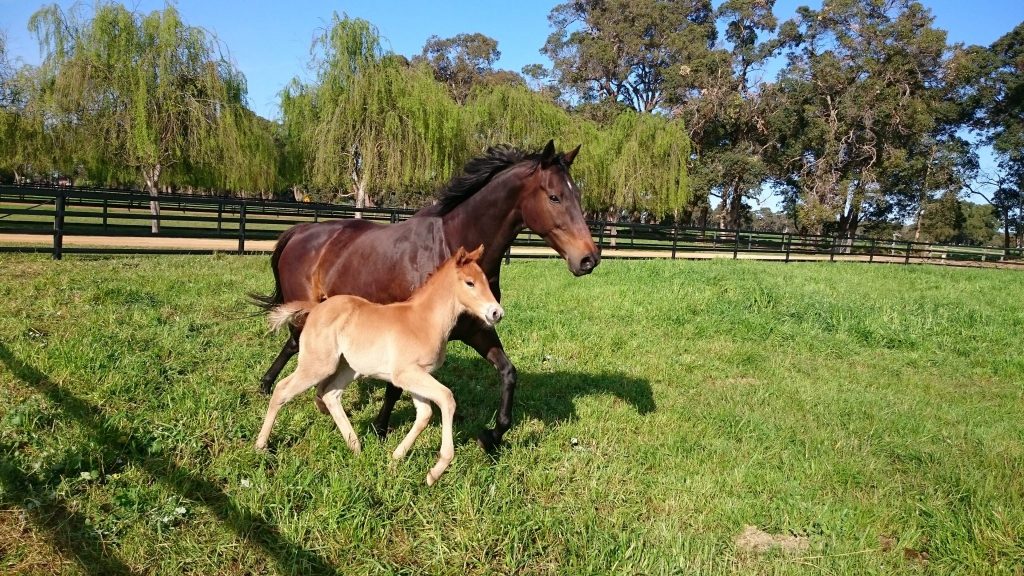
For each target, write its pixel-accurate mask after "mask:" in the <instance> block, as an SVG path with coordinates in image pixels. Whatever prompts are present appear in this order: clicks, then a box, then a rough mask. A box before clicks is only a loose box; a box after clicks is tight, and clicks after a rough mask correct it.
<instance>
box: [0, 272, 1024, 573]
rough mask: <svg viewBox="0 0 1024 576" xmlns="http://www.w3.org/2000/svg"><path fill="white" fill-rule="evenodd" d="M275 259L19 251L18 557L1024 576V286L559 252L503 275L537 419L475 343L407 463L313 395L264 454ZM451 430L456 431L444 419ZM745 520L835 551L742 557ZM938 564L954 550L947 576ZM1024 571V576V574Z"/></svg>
mask: <svg viewBox="0 0 1024 576" xmlns="http://www.w3.org/2000/svg"><path fill="white" fill-rule="evenodd" d="M266 260H267V259H266V258H265V257H243V258H236V257H224V256H206V257H136V258H85V257H79V256H76V257H74V258H70V259H68V260H66V261H63V262H56V263H55V262H50V261H48V260H46V259H45V258H44V257H36V256H0V269H2V270H3V271H4V274H3V275H2V277H0V391H2V392H3V394H4V399H5V400H6V402H5V403H4V404H3V405H2V406H0V482H2V484H0V487H2V492H0V499H2V505H0V509H2V510H0V571H2V572H7V571H11V572H15V573H17V572H28V573H33V572H35V573H40V574H49V573H53V572H67V573H92V574H109V573H116V572H119V571H120V572H126V571H137V572H147V573H168V574H177V573H182V572H189V573H195V574H212V573H225V574H240V573H262V572H271V573H293V572H306V573H309V572H313V573H316V572H322V571H330V570H333V571H336V572H338V573H343V574H356V573H366V572H382V573H393V572H410V573H442V574H483V573H529V574H533V573H567V574H578V573H594V572H602V573H615V574H622V573H647V574H662V573H669V572H673V571H674V572H677V573H695V572H700V573H709V572H710V573H735V572H749V573H775V572H779V573H814V574H817V573H821V572H825V573H838V574H855V573H856V574H862V573H879V574H890V573H901V572H906V573H916V572H920V571H927V572H934V573H942V574H945V573H950V572H961V573H988V572H997V573H998V572H1002V573H1010V574H1013V573H1019V571H1020V567H1021V566H1022V565H1024V548H1022V544H1021V541H1022V540H1021V539H1022V530H1024V528H1022V527H1024V502H1022V498H1024V444H1022V441H1024V424H1022V419H1021V417H1020V415H1021V414H1022V413H1024V389H1022V387H1021V382H1022V381H1024V355H1022V354H1021V347H1020V334H1022V333H1024V303H1022V301H1021V298H1020V285H1021V278H1024V277H1022V276H1021V275H1020V273H1018V272H1014V271H1000V270H964V269H943V268H932V267H903V266H883V265H874V266H868V265H858V264H838V263H837V264H828V263H822V264H789V265H783V264H778V263H755V262H729V261H711V262H680V261H677V262H624V261H614V262H606V263H604V264H602V265H601V267H599V268H598V270H597V271H596V272H595V273H594V274H593V275H591V276H589V277H585V278H581V279H575V278H573V277H572V276H571V275H570V274H569V273H568V272H567V271H566V270H565V265H564V263H562V262H557V261H518V260H517V261H515V262H513V264H512V265H511V266H508V267H505V268H504V269H503V283H502V287H503V297H504V303H505V306H506V310H507V318H506V320H505V321H504V322H503V323H502V324H501V325H500V327H499V332H500V333H501V335H502V337H503V339H504V342H505V346H506V348H507V350H508V351H509V354H510V357H511V358H512V360H513V361H514V362H515V363H516V365H517V367H518V368H519V374H520V388H519V390H518V393H517V396H516V405H515V417H516V426H515V427H514V428H513V430H512V431H511V432H510V433H509V434H508V435H507V436H506V440H507V445H506V447H505V449H504V450H503V451H502V452H501V454H500V455H499V457H498V458H497V459H495V460H492V459H491V458H489V457H487V456H486V455H484V454H483V453H482V452H481V451H480V450H479V449H478V448H477V447H476V445H475V443H474V440H473V438H474V436H475V434H476V433H477V432H478V431H479V430H480V429H481V428H482V427H484V426H485V425H488V424H490V423H492V422H493V417H494V410H495V408H496V406H497V399H498V395H497V382H498V378H497V375H496V374H495V373H494V372H493V370H492V369H491V368H490V366H489V365H487V364H486V363H485V362H484V361H482V360H480V359H478V358H477V357H476V356H475V354H474V353H472V352H471V351H470V350H469V349H468V348H466V347H464V346H463V345H461V344H452V345H450V347H449V359H448V363H447V364H446V366H445V367H444V368H443V369H442V370H441V371H440V372H439V373H438V377H439V379H440V380H441V381H442V382H445V383H448V384H450V385H451V386H452V388H453V389H454V391H455V396H456V399H457V401H458V405H459V408H458V416H457V420H456V435H457V439H456V443H457V448H456V458H455V461H454V462H453V465H452V468H451V469H450V470H449V471H448V472H447V473H446V474H445V476H444V477H443V478H442V480H441V481H440V482H439V484H438V485H437V486H435V487H433V488H431V489H428V488H427V487H426V486H424V485H423V484H422V479H423V475H424V474H425V472H426V470H427V468H429V466H430V464H431V463H432V462H433V460H434V459H435V453H436V450H437V447H438V445H439V441H440V436H439V431H438V426H437V425H436V422H435V424H434V426H432V427H431V428H429V429H428V431H427V432H425V433H424V435H423V436H422V437H421V439H420V441H419V442H418V443H417V446H416V448H415V449H414V450H413V452H412V454H411V455H410V457H409V459H408V461H406V462H403V463H401V464H400V465H398V466H397V467H393V468H392V467H389V454H390V450H391V449H393V448H394V445H395V444H396V443H397V442H398V441H399V439H400V436H401V433H403V432H404V431H405V430H406V429H407V428H408V426H409V425H410V424H411V420H412V416H413V410H412V407H411V403H409V402H408V401H403V402H401V403H400V404H399V409H398V411H397V412H396V415H395V419H394V421H393V424H394V426H395V427H396V431H397V432H398V433H396V434H392V435H391V436H390V437H389V438H388V439H386V440H385V441H384V442H383V443H381V442H378V441H377V440H376V439H375V438H374V437H373V436H372V435H371V434H370V433H369V422H370V420H371V419H372V417H373V416H374V415H375V413H376V410H377V409H378V407H379V405H380V398H381V392H382V388H381V387H380V386H377V385H375V384H372V383H356V384H354V385H353V386H351V387H350V389H349V390H348V391H347V392H346V398H345V405H346V408H347V409H348V410H349V412H350V414H351V416H352V417H353V423H354V425H355V426H356V429H357V431H358V432H359V433H360V434H361V437H362V439H363V441H364V451H363V453H362V454H361V455H359V456H353V455H352V454H351V453H350V452H349V451H348V449H347V447H346V446H345V443H344V440H343V439H342V438H341V435H340V434H339V433H338V431H337V429H336V428H335V427H334V425H333V423H332V422H331V420H330V418H329V417H326V416H323V415H321V414H319V413H318V412H316V410H315V408H314V407H313V405H312V402H311V401H310V399H309V398H300V399H298V400H297V401H295V402H293V403H292V404H289V405H288V406H286V407H285V408H284V410H282V412H281V416H280V418H279V420H278V424H277V426H276V428H275V430H274V434H273V436H272V437H271V452H270V453H269V454H260V453H257V452H256V451H254V450H253V449H252V442H253V440H254V438H255V435H256V432H257V429H258V426H259V424H260V421H261V419H262V416H263V413H264V410H265V409H266V401H267V398H266V397H265V396H262V395H261V394H259V393H258V384H257V382H258V378H259V376H260V375H261V374H262V371H263V370H264V369H265V368H266V366H267V365H268V364H269V361H270V360H271V359H272V358H273V355H274V354H275V353H276V352H277V350H278V346H279V344H280V335H268V334H267V333H266V329H265V327H264V323H263V320H262V318H261V317H248V316H247V315H249V314H251V313H252V312H253V309H252V308H250V307H249V306H248V305H246V304H245V303H244V301H243V295H244V294H245V293H246V292H249V291H257V292H267V291H269V289H270V274H269V271H268V269H267V262H266ZM435 420H436V419H435ZM747 524H752V525H756V526H758V527H759V528H761V529H762V530H765V531H767V532H770V533H775V534H792V535H798V536H803V537H806V538H807V541H808V542H809V549H807V550H804V551H801V552H795V553H788V554H787V553H784V552H782V551H780V550H774V551H771V552H768V553H766V554H756V553H749V552H744V551H742V550H738V549H737V548H736V546H735V544H734V542H735V539H736V536H737V535H738V534H740V532H741V531H742V530H743V528H744V526H745V525H747ZM923 554H926V555H927V563H924V562H922V561H921V560H922V559H923V558H924V556H923ZM1015 571H1016V572H1015Z"/></svg>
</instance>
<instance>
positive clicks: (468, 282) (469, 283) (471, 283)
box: [466, 280, 476, 288]
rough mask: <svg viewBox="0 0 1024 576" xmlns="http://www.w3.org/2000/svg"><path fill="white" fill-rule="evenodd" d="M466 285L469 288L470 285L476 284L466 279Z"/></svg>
mask: <svg viewBox="0 0 1024 576" xmlns="http://www.w3.org/2000/svg"><path fill="white" fill-rule="evenodd" d="M466 286H469V287H470V288H472V287H474V286H476V284H474V283H473V281H472V280H466Z"/></svg>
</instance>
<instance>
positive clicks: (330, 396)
mask: <svg viewBox="0 0 1024 576" xmlns="http://www.w3.org/2000/svg"><path fill="white" fill-rule="evenodd" d="M355 376H356V373H355V371H354V370H352V368H350V367H348V366H342V367H340V368H338V371H337V372H335V373H334V377H333V378H331V379H330V381H328V382H327V384H326V385H325V386H323V387H322V388H321V389H320V390H318V391H317V392H318V394H319V396H320V398H321V399H322V400H323V404H324V406H326V408H327V411H328V412H330V414H331V417H332V418H334V423H335V424H337V425H338V430H341V435H342V436H344V437H345V442H346V443H347V444H348V447H349V448H351V449H352V451H353V452H355V453H356V454H359V452H360V451H361V450H362V446H361V445H360V444H359V437H358V436H356V431H355V430H353V429H352V423H351V422H349V421H348V416H347V415H346V414H345V409H344V408H342V407H341V393H342V392H344V391H345V387H346V386H348V383H349V382H351V381H352V379H353V378H355ZM318 407H319V406H318Z"/></svg>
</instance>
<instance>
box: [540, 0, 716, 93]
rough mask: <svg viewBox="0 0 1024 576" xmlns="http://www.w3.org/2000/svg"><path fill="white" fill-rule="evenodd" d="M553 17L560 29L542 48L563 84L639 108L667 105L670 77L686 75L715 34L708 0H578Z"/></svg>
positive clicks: (557, 9)
mask: <svg viewBox="0 0 1024 576" xmlns="http://www.w3.org/2000/svg"><path fill="white" fill-rule="evenodd" d="M548 20H549V21H550V22H551V24H552V26H554V28H555V30H554V32H552V34H551V35H550V36H549V37H548V40H547V42H546V43H545V45H544V48H543V50H542V51H543V52H544V53H545V54H546V55H547V56H548V57H549V58H551V60H552V62H553V64H554V67H553V71H552V76H553V77H554V79H555V82H556V83H557V84H558V85H559V86H560V87H561V88H562V89H563V91H564V92H566V93H567V94H568V95H570V96H571V97H573V98H574V99H575V100H577V101H580V102H597V101H602V100H613V101H620V102H623V103H625V104H627V105H629V106H630V107H632V108H633V109H635V110H637V111H640V112H653V111H655V110H658V109H659V108H660V107H661V106H662V105H663V103H664V100H665V95H666V92H665V90H666V82H667V81H670V80H671V79H672V78H675V77H678V76H679V75H680V74H681V73H682V74H685V70H686V68H685V67H686V66H690V65H691V63H692V62H693V61H695V60H698V59H700V58H702V57H703V54H704V52H705V51H706V50H707V49H708V48H710V47H711V45H712V43H713V42H714V39H715V35H716V30H715V21H714V10H713V9H712V6H711V2H710V0H579V1H571V2H565V3H562V4H559V5H557V6H555V7H554V9H552V10H551V13H550V14H549V16H548ZM533 72H534V73H537V72H538V71H537V70H533Z"/></svg>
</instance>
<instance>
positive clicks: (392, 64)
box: [281, 14, 470, 208]
mask: <svg viewBox="0 0 1024 576" xmlns="http://www.w3.org/2000/svg"><path fill="white" fill-rule="evenodd" d="M314 69H315V71H316V79H315V80H314V82H312V83H310V84H305V83H302V82H299V81H297V80H296V81H293V82H292V83H291V84H290V85H289V87H288V88H286V89H285V91H284V93H283V94H282V102H281V108H282V112H283V115H284V131H285V134H286V138H287V139H288V140H289V142H288V143H287V144H286V150H287V155H288V156H289V157H292V158H293V157H294V155H295V154H296V153H297V154H299V155H301V156H302V157H304V164H303V168H302V170H301V177H302V178H303V179H304V180H305V182H306V183H307V184H308V185H309V186H310V187H312V188H314V189H317V190H319V191H322V192H328V193H332V194H336V195H338V196H345V197H354V198H355V204H356V206H357V207H359V208H362V207H365V206H367V205H371V204H373V199H374V198H377V199H380V198H381V197H382V196H383V195H385V194H392V195H402V196H399V197H392V198H390V200H392V201H398V202H402V201H409V200H410V199H411V198H413V197H415V196H419V195H422V194H423V191H425V190H427V189H430V188H432V187H433V186H434V185H436V184H437V182H439V181H440V180H442V179H443V178H446V177H447V176H448V175H449V174H451V173H452V172H453V171H454V170H455V169H456V168H457V167H458V166H459V165H460V164H461V162H462V161H463V160H464V159H465V158H466V156H467V153H468V149H469V145H470V140H469V135H468V131H467V130H466V127H465V123H464V122H463V118H462V112H461V109H460V108H459V106H458V105H457V104H456V103H455V102H454V101H453V100H452V98H451V97H450V96H449V95H448V92H447V90H446V89H445V87H444V86H443V85H442V84H440V83H439V82H437V81H435V80H434V77H433V72H432V71H431V70H430V68H429V66H409V65H408V63H407V62H406V61H405V60H404V59H403V58H400V57H397V56H394V55H391V54H387V53H385V51H384V50H383V48H382V46H381V40H380V35H379V34H378V32H377V30H376V29H375V28H374V27H373V26H372V25H371V24H370V23H369V22H367V21H365V20H361V19H349V18H347V17H344V18H342V17H339V16H338V15H337V14H335V15H334V17H333V20H332V23H331V26H330V27H329V28H328V29H327V30H326V31H325V32H324V33H323V34H322V35H321V36H319V37H318V38H316V40H315V42H314ZM293 171H294V172H295V173H298V172H299V171H298V170H294V169H293Z"/></svg>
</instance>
